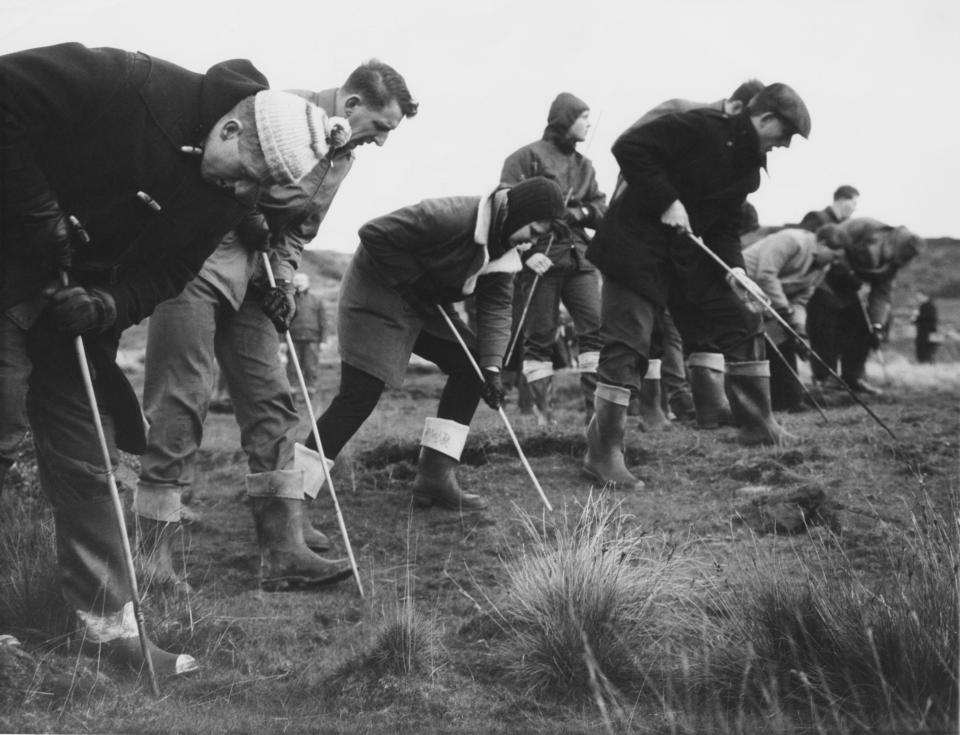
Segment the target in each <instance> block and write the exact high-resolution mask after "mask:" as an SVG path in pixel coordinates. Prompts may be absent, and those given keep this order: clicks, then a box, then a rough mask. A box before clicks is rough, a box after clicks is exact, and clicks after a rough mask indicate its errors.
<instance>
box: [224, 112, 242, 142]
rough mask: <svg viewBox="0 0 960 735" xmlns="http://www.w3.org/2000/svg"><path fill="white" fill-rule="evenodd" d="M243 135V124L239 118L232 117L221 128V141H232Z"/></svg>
mask: <svg viewBox="0 0 960 735" xmlns="http://www.w3.org/2000/svg"><path fill="white" fill-rule="evenodd" d="M242 133H243V123H242V122H240V121H239V120H238V119H237V118H235V117H231V118H230V119H229V120H227V121H226V122H225V123H223V124H222V125H221V126H220V139H221V140H230V139H231V138H236V137H239V136H240V135H241V134H242Z"/></svg>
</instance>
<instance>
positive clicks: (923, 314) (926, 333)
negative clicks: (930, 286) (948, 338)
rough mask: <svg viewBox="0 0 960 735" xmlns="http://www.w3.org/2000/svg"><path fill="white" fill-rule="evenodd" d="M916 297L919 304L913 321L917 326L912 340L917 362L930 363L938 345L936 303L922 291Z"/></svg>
mask: <svg viewBox="0 0 960 735" xmlns="http://www.w3.org/2000/svg"><path fill="white" fill-rule="evenodd" d="M917 297H918V299H919V301H920V305H919V306H918V307H917V313H916V314H915V315H914V317H913V323H914V325H915V326H916V328H917V336H916V339H915V341H914V348H915V350H916V354H917V362H919V363H932V362H933V361H934V358H935V356H936V354H937V347H939V345H940V339H939V335H938V334H937V326H938V322H939V315H938V314H937V305H936V304H935V303H934V302H933V299H932V298H930V297H929V296H927V295H926V294H924V293H918V294H917Z"/></svg>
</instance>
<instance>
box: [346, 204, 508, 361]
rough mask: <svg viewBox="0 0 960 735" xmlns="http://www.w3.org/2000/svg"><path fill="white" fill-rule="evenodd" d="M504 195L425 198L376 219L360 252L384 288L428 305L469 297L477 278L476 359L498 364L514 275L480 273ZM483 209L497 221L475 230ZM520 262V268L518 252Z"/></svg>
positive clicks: (363, 235)
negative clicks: (487, 242)
mask: <svg viewBox="0 0 960 735" xmlns="http://www.w3.org/2000/svg"><path fill="white" fill-rule="evenodd" d="M505 198H506V197H505V194H504V192H497V194H495V195H494V197H493V200H492V202H491V201H488V200H485V201H484V205H483V207H482V208H481V198H480V197H469V196H468V197H447V198H443V199H425V200H423V201H422V202H420V203H418V204H414V205H412V206H410V207H404V208H403V209H398V210H397V211H395V212H391V213H390V214H385V215H383V216H382V217H377V218H376V219H374V220H371V221H370V222H367V223H366V224H365V225H364V226H363V227H361V228H360V233H359V234H360V247H359V248H358V249H357V253H356V255H355V256H354V258H355V259H356V260H361V261H363V262H364V264H365V265H368V266H370V267H371V268H372V269H373V270H374V271H375V272H376V273H377V274H378V275H379V277H380V279H381V280H382V281H383V283H384V284H385V285H387V286H390V287H392V288H394V289H396V290H398V291H399V292H400V293H403V292H405V291H408V290H412V291H414V292H415V293H416V295H417V296H418V297H419V299H420V300H422V301H423V302H426V303H433V304H438V303H441V304H447V303H452V302H457V301H463V299H464V298H466V296H467V295H469V294H468V292H467V290H465V289H469V288H470V286H468V283H470V284H471V285H472V283H473V282H474V279H475V283H476V289H475V291H474V293H476V303H477V357H478V358H479V360H480V364H481V365H482V366H488V365H493V366H497V367H499V366H500V364H501V362H502V360H503V354H504V352H505V351H506V348H507V342H508V341H509V339H510V325H511V318H512V308H513V280H514V276H515V275H516V273H515V272H491V273H484V274H482V275H480V272H481V269H483V268H484V267H485V264H487V262H488V259H487V254H486V248H485V247H484V245H485V244H486V241H487V238H488V237H498V236H499V235H498V234H497V231H498V229H499V228H498V225H497V223H498V222H501V221H502V219H503V216H504V214H505V209H504V208H503V204H502V203H503V202H504V200H505ZM481 210H482V211H483V212H485V213H486V214H487V215H488V216H489V221H492V222H493V225H491V226H490V227H489V229H488V228H487V227H486V226H484V225H483V224H481V226H480V228H481V229H483V230H485V231H484V232H478V231H477V229H478V224H477V223H478V219H479V216H478V213H479V212H480V211H481ZM510 252H514V251H510ZM508 255H509V253H508ZM501 260H502V259H501ZM494 262H495V263H496V262H497V261H494ZM515 265H516V268H519V267H520V259H519V257H517V258H516V263H515ZM341 298H342V297H341ZM372 316H375V315H372ZM442 331H446V330H442ZM450 338H451V339H453V337H452V335H451V337H450ZM341 339H342V337H341ZM357 367H363V366H361V365H358V366H357Z"/></svg>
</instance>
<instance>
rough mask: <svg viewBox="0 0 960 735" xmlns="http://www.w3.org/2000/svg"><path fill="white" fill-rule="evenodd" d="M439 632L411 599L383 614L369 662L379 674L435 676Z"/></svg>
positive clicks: (402, 600) (432, 621)
mask: <svg viewBox="0 0 960 735" xmlns="http://www.w3.org/2000/svg"><path fill="white" fill-rule="evenodd" d="M440 637H441V636H440V629H439V626H438V625H437V622H436V620H434V619H433V618H431V617H429V616H428V615H426V614H425V613H423V612H422V611H420V610H419V609H418V608H417V607H416V606H415V605H414V602H413V600H412V599H410V598H409V597H407V598H402V599H399V600H397V602H396V603H395V604H392V605H391V606H390V607H389V608H388V609H386V610H384V612H383V618H382V620H381V622H380V624H379V625H378V627H377V632H376V634H375V635H374V639H373V643H372V645H371V647H370V650H369V653H368V654H367V662H368V663H369V664H370V665H371V666H372V667H373V668H374V669H375V670H376V671H377V672H378V673H380V674H396V675H409V674H432V673H433V672H434V671H435V670H436V668H437V666H438V662H439V660H440V656H441V653H442V651H441V645H440Z"/></svg>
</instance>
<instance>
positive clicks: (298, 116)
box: [254, 89, 349, 184]
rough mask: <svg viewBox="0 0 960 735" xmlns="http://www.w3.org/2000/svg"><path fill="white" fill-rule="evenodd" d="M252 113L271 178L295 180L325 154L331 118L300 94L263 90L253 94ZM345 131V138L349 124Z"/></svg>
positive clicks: (280, 181) (338, 136)
mask: <svg viewBox="0 0 960 735" xmlns="http://www.w3.org/2000/svg"><path fill="white" fill-rule="evenodd" d="M254 113H255V116H256V121H257V136H258V137H259V139H260V147H261V148H262V149H263V156H264V158H265V159H266V162H267V168H268V169H269V171H270V178H271V179H272V180H273V181H274V182H276V183H280V184H294V183H296V182H298V181H299V180H300V179H302V178H303V177H304V176H306V175H307V173H308V172H309V171H310V170H311V169H313V168H314V167H315V166H316V165H317V164H318V163H319V162H320V159H321V158H323V157H324V156H325V155H327V151H328V150H329V147H330V146H329V145H328V143H327V136H328V134H330V132H331V130H330V128H331V121H330V120H328V119H327V115H326V113H325V112H324V111H323V110H321V109H320V108H319V107H317V106H316V105H314V104H311V103H310V102H308V101H307V100H305V99H304V98H303V97H300V96H298V95H295V94H291V93H289V92H279V91H274V90H271V89H268V90H264V91H262V92H258V93H257V96H256V97H255V98H254ZM337 120H338V123H339V118H337ZM342 122H346V121H342ZM337 132H338V133H341V132H342V131H341V130H339V129H338V130H337ZM347 133H348V134H347V139H349V127H348V128H347ZM341 139H342V135H337V142H339V141H340V140H341Z"/></svg>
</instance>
